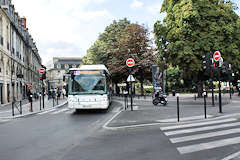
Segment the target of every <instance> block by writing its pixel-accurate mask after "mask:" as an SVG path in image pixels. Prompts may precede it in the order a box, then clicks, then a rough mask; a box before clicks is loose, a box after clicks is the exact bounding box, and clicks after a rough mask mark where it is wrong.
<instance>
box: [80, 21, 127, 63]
mask: <svg viewBox="0 0 240 160" xmlns="http://www.w3.org/2000/svg"><path fill="white" fill-rule="evenodd" d="M129 24H130V21H128V20H127V19H126V18H124V19H122V20H119V21H118V22H117V21H115V20H114V21H113V23H112V24H110V25H109V26H107V27H106V28H105V30H104V32H103V33H102V34H100V35H99V37H98V39H97V40H96V42H95V43H94V44H93V45H92V46H91V47H90V48H89V49H88V51H87V55H86V56H85V57H84V58H83V63H84V64H104V65H107V63H108V60H109V56H110V54H111V52H112V46H116V44H115V43H117V37H118V35H119V34H120V33H121V31H122V30H124V29H125V28H126V27H127V26H128V25H129Z"/></svg>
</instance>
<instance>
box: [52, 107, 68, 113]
mask: <svg viewBox="0 0 240 160" xmlns="http://www.w3.org/2000/svg"><path fill="white" fill-rule="evenodd" d="M68 110H69V108H64V109H60V110H58V111H56V112H53V113H51V114H58V113H61V112H65V111H68Z"/></svg>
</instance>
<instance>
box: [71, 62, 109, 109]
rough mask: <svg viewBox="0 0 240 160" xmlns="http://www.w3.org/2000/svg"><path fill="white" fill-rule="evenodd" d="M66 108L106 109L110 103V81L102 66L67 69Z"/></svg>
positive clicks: (105, 69) (107, 72)
mask: <svg viewBox="0 0 240 160" xmlns="http://www.w3.org/2000/svg"><path fill="white" fill-rule="evenodd" d="M69 74H70V76H69V81H68V107H69V108H72V109H76V110H80V109H108V107H109V105H110V103H111V101H112V86H111V85H112V81H111V75H110V73H109V71H108V69H107V68H106V67H105V66H104V65H82V66H80V68H71V69H69Z"/></svg>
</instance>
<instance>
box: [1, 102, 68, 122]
mask: <svg viewBox="0 0 240 160" xmlns="http://www.w3.org/2000/svg"><path fill="white" fill-rule="evenodd" d="M67 103H68V102H67V101H66V102H64V103H62V104H59V105H57V106H54V107H52V108H48V109H44V110H41V111H37V112H32V113H27V114H23V115H17V116H8V117H0V119H17V118H22V117H27V116H31V115H34V114H38V113H41V112H45V111H48V110H50V109H53V108H60V107H62V106H64V105H65V104H67Z"/></svg>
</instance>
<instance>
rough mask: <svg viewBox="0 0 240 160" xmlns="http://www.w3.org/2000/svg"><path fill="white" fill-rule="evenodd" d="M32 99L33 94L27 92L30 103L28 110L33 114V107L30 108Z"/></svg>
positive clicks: (29, 91)
mask: <svg viewBox="0 0 240 160" xmlns="http://www.w3.org/2000/svg"><path fill="white" fill-rule="evenodd" d="M32 98H33V93H32V91H31V89H29V90H28V101H29V103H30V108H29V111H30V112H33V107H32Z"/></svg>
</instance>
